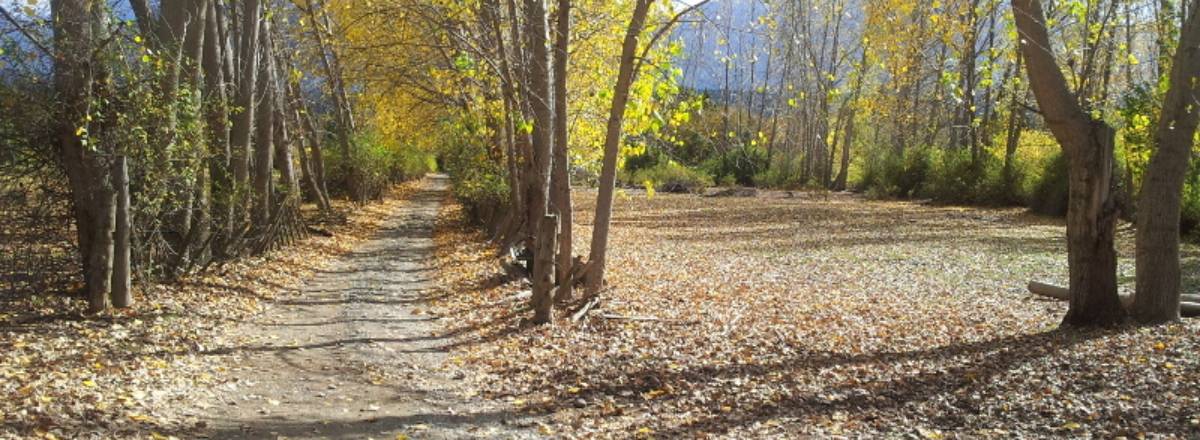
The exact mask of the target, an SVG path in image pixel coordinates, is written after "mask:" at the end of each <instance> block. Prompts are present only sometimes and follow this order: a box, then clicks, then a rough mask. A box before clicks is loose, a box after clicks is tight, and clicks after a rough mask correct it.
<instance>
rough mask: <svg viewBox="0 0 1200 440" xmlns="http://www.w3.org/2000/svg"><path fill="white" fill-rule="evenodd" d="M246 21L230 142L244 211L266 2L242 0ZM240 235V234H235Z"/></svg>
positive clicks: (237, 224) (241, 219) (235, 189)
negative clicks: (260, 36) (261, 32)
mask: <svg viewBox="0 0 1200 440" xmlns="http://www.w3.org/2000/svg"><path fill="white" fill-rule="evenodd" d="M242 7H243V10H242V17H241V18H242V24H241V27H240V28H239V29H238V30H239V35H240V36H239V41H240V42H241V44H240V49H239V50H238V55H239V57H238V63H239V65H238V69H239V72H240V73H239V75H238V78H237V86H238V89H237V97H236V99H235V104H236V105H237V107H238V108H239V110H240V111H239V112H238V113H236V114H235V115H234V117H233V127H232V128H231V132H230V143H231V144H232V146H231V149H232V152H233V166H232V168H233V192H234V194H235V195H236V197H237V199H236V200H235V204H237V205H241V207H242V208H243V211H242V212H246V211H247V210H245V208H246V207H247V206H248V202H249V200H250V198H248V197H245V196H244V195H242V194H244V190H245V189H247V188H249V187H250V156H251V151H253V144H252V143H251V134H252V133H253V130H254V125H255V121H254V118H255V115H256V113H257V112H256V111H255V108H256V107H257V105H256V101H257V100H256V99H255V98H256V96H257V93H256V90H257V88H256V86H257V83H258V70H259V67H258V63H259V56H258V44H259V36H258V34H259V28H258V27H259V22H260V20H259V18H260V16H261V15H262V5H261V4H260V3H259V0H245V1H244V2H242ZM234 211H235V214H234V215H235V217H239V218H237V219H235V220H234V229H235V230H236V229H239V228H240V224H242V222H244V218H245V217H244V215H241V214H237V213H236V211H237V209H236V208H235V209H234ZM232 238H233V239H236V237H232Z"/></svg>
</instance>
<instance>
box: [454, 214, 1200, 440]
mask: <svg viewBox="0 0 1200 440" xmlns="http://www.w3.org/2000/svg"><path fill="white" fill-rule="evenodd" d="M594 197H595V193H594V191H580V192H577V194H576V206H577V207H578V208H577V210H576V213H575V215H576V221H577V224H576V229H575V233H576V236H575V242H576V243H584V244H586V243H587V242H588V239H589V238H590V233H591V230H590V223H591V220H592V212H591V211H590V209H591V206H593V204H594V202H593V200H594ZM485 238H486V237H485V236H483V235H482V234H480V233H477V232H473V230H472V229H471V228H470V227H469V226H468V225H467V224H466V223H465V222H464V220H463V214H462V211H461V209H460V208H456V207H453V206H451V207H448V208H447V209H446V211H445V212H444V213H443V216H442V219H441V221H440V223H439V227H438V229H437V232H436V237H435V240H436V243H437V247H438V264H439V267H441V270H440V272H439V280H440V282H441V283H442V285H443V289H444V292H443V294H444V295H445V296H444V298H443V299H442V301H441V302H440V304H439V307H437V308H436V309H435V311H436V313H438V314H440V315H443V316H446V317H447V318H450V319H451V320H452V321H451V322H453V323H454V324H453V325H452V326H451V328H450V332H451V333H452V334H454V335H455V336H456V338H457V345H456V353H455V356H456V358H455V359H457V362H458V363H460V364H462V365H466V366H470V367H473V369H474V370H475V371H477V372H478V374H477V375H475V376H472V379H473V380H474V381H475V383H477V384H478V386H479V387H480V391H481V392H482V393H483V394H484V395H486V396H490V397H493V398H507V399H509V400H510V402H511V403H512V404H513V405H514V406H517V407H519V408H522V409H523V410H525V411H530V412H538V413H544V414H548V415H549V417H550V419H551V420H552V421H553V424H552V425H551V427H552V428H553V429H554V430H555V432H556V433H558V434H561V435H565V436H568V437H581V438H582V437H588V438H590V437H615V438H627V437H637V436H640V437H693V436H699V437H706V436H721V437H734V438H746V437H779V438H793V437H796V436H799V435H813V436H817V437H830V436H843V435H844V436H851V437H876V436H910V437H917V438H927V439H938V438H954V437H972V438H974V437H984V438H1009V437H1012V436H1035V437H1047V436H1095V437H1101V438H1111V437H1116V436H1127V437H1131V438H1133V437H1137V436H1140V435H1154V434H1159V435H1164V436H1168V437H1181V438H1182V437H1196V436H1200V420H1198V419H1197V417H1198V416H1197V414H1200V386H1197V380H1200V353H1198V351H1200V340H1198V339H1200V338H1198V337H1197V334H1198V332H1200V322H1198V321H1197V320H1189V321H1186V322H1184V323H1179V324H1173V325H1168V326H1162V327H1156V328H1121V329H1114V330H1092V331H1075V330H1058V329H1057V327H1058V323H1059V320H1060V319H1061V317H1062V315H1063V314H1064V312H1065V304H1063V303H1058V302H1048V301H1044V300H1040V299H1037V298H1034V297H1032V296H1030V295H1029V294H1028V293H1027V292H1025V290H1024V285H1025V283H1026V282H1027V281H1029V280H1042V281H1047V282H1055V283H1060V284H1062V283H1064V281H1065V277H1066V264H1065V261H1066V250H1065V242H1064V239H1063V226H1062V223H1061V222H1060V221H1058V220H1053V219H1045V218H1038V217H1034V216H1030V215H1027V214H1024V213H1022V212H1021V211H1019V210H992V209H975V208H959V207H936V206H923V205H920V204H916V203H909V202H869V201H864V200H861V199H859V198H855V197H851V196H846V195H835V196H833V197H831V198H830V200H829V201H825V200H823V199H821V200H818V199H816V198H812V199H810V198H807V197H791V196H784V195H782V194H774V193H767V194H765V195H763V196H761V197H753V198H702V197H696V196H690V195H665V194H659V195H656V196H655V197H653V198H647V197H645V196H639V195H637V194H635V195H633V196H632V197H629V198H626V199H622V200H619V201H618V202H617V206H616V210H615V218H614V219H613V231H612V236H611V248H610V250H609V256H610V257H609V258H610V262H609V268H610V269H609V270H610V273H609V282H610V286H609V288H608V289H606V290H605V291H604V292H603V298H604V301H603V303H602V305H601V306H600V310H598V311H593V312H592V313H590V314H589V315H588V317H587V318H585V319H584V320H583V321H582V322H580V323H572V322H570V321H569V320H564V319H560V320H559V321H557V322H555V323H554V324H552V325H548V326H541V327H529V326H526V325H524V324H523V319H524V318H527V317H528V315H529V312H528V311H527V309H526V308H525V306H524V304H522V302H521V301H505V300H504V299H506V298H510V297H512V295H514V294H515V293H516V292H517V291H519V290H522V289H524V288H526V287H524V286H519V285H512V284H500V283H499V282H498V278H496V273H497V272H498V269H497V266H496V254H495V251H494V248H493V247H491V245H489V244H487V243H486V242H485V241H486V240H485ZM1119 241H1120V244H1121V246H1120V248H1121V253H1122V256H1123V258H1122V259H1121V263H1120V276H1121V277H1122V280H1123V282H1124V283H1126V284H1129V283H1131V281H1132V272H1133V262H1132V249H1131V242H1132V237H1131V234H1130V233H1129V231H1128V230H1127V229H1124V230H1123V232H1122V234H1121V237H1120V238H1119ZM586 251H587V249H586V248H584V249H578V250H577V251H576V253H578V254H583V255H586V254H587V252H586ZM1186 253H1187V258H1186V260H1185V263H1186V264H1187V265H1188V266H1189V267H1190V268H1189V269H1187V272H1189V273H1195V272H1197V270H1196V268H1194V267H1191V266H1194V265H1195V261H1196V260H1195V256H1196V250H1195V249H1194V248H1191V247H1189V248H1188V249H1187V252H1186ZM1189 283H1190V284H1191V285H1193V286H1195V285H1196V283H1195V280H1194V279H1192V280H1189ZM1123 287H1124V288H1130V286H1123ZM557 313H559V314H560V315H561V314H564V313H565V312H564V311H563V310H559V311H557ZM633 316H636V317H652V318H654V319H650V320H630V319H613V318H614V317H633Z"/></svg>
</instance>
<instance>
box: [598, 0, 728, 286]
mask: <svg viewBox="0 0 1200 440" xmlns="http://www.w3.org/2000/svg"><path fill="white" fill-rule="evenodd" d="M650 3H651V2H650V0H637V2H636V4H635V5H634V8H633V16H632V18H631V19H630V20H629V27H628V28H627V29H626V31H625V40H624V41H623V42H622V43H621V64H620V66H619V67H618V69H617V84H616V87H615V88H614V89H613V100H612V108H610V109H609V113H608V126H607V129H606V131H605V134H604V161H603V163H602V164H601V167H600V188H599V194H598V195H597V196H596V219H595V222H594V225H593V227H592V249H591V253H590V255H589V256H588V266H589V268H590V272H589V273H588V274H587V275H586V277H585V279H586V280H587V281H586V286H585V287H586V290H587V293H588V294H589V295H595V294H597V293H599V292H600V287H602V286H603V285H604V265H605V260H604V259H605V256H606V255H607V252H608V228H609V225H610V224H611V222H612V204H613V192H614V190H615V186H616V182H617V153H618V150H619V147H620V144H621V126H622V125H623V124H624V122H625V106H626V104H628V102H629V88H630V87H631V86H632V84H633V79H634V76H635V75H636V73H637V72H635V71H634V65H635V63H636V59H635V58H636V56H637V49H638V36H639V35H641V33H642V28H643V27H645V25H646V15H647V13H648V12H649V10H650ZM726 118H727V116H726Z"/></svg>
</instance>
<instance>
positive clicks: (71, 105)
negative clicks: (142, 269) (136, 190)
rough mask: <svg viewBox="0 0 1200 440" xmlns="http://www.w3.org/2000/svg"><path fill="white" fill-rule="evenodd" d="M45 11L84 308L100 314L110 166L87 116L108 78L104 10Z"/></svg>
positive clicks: (72, 4)
mask: <svg viewBox="0 0 1200 440" xmlns="http://www.w3.org/2000/svg"><path fill="white" fill-rule="evenodd" d="M50 8H51V13H52V15H53V18H54V23H55V26H54V46H55V52H56V53H55V64H54V88H55V92H56V93H57V95H58V98H59V99H60V100H61V106H60V110H59V111H60V112H61V114H59V115H58V118H57V120H58V123H57V127H56V128H55V136H56V140H57V147H58V153H59V155H60V160H61V162H62V164H63V166H64V168H65V170H66V174H67V178H68V181H69V183H70V188H71V198H72V202H73V211H74V214H75V228H76V233H77V234H78V238H79V251H80V259H81V261H82V264H83V274H84V281H85V284H86V289H87V297H88V310H89V311H90V312H99V311H102V310H104V309H105V308H106V307H108V299H109V298H108V296H109V295H110V294H111V292H112V284H113V258H114V252H115V250H114V246H113V238H114V237H113V235H114V233H115V230H116V226H117V225H116V204H117V200H116V191H114V185H113V179H112V175H111V174H112V169H113V167H112V166H111V165H110V164H109V163H108V160H107V159H106V158H105V157H106V156H108V154H106V153H108V152H106V151H101V150H100V148H101V147H102V145H96V143H95V142H94V141H95V140H96V139H99V138H100V136H101V135H102V133H100V130H99V129H100V126H101V124H97V123H93V120H94V119H95V118H93V117H92V110H93V109H92V105H93V102H94V101H95V98H96V96H95V92H96V85H97V84H98V81H106V80H107V76H108V72H107V70H108V68H107V66H106V65H105V64H104V63H103V62H98V60H97V59H96V53H97V52H98V51H99V49H101V47H100V42H101V41H102V40H103V37H104V35H103V33H104V32H105V31H106V29H105V26H104V22H105V17H106V16H107V13H108V12H107V11H106V10H105V4H104V3H103V2H101V1H98V0H54V1H53V2H51V4H50ZM99 84H101V87H104V84H103V83H99ZM126 275H128V274H126ZM119 282H125V280H120V281H119Z"/></svg>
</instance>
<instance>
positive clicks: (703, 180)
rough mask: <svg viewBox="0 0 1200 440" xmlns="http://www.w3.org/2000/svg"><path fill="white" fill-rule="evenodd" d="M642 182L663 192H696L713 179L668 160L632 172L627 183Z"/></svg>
mask: <svg viewBox="0 0 1200 440" xmlns="http://www.w3.org/2000/svg"><path fill="white" fill-rule="evenodd" d="M642 182H650V183H651V185H653V186H654V188H655V189H657V190H659V191H664V192H696V191H700V190H703V189H704V188H706V187H709V186H712V184H713V179H712V177H711V176H709V175H708V174H705V173H704V172H703V171H700V170H696V169H692V168H688V167H685V166H683V165H680V164H678V163H676V162H674V161H669V160H668V161H665V162H661V163H659V164H658V165H655V166H654V167H651V168H645V169H641V170H638V171H637V172H634V173H632V175H631V176H630V181H629V182H628V183H630V184H634V185H638V184H641V183H642Z"/></svg>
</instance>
